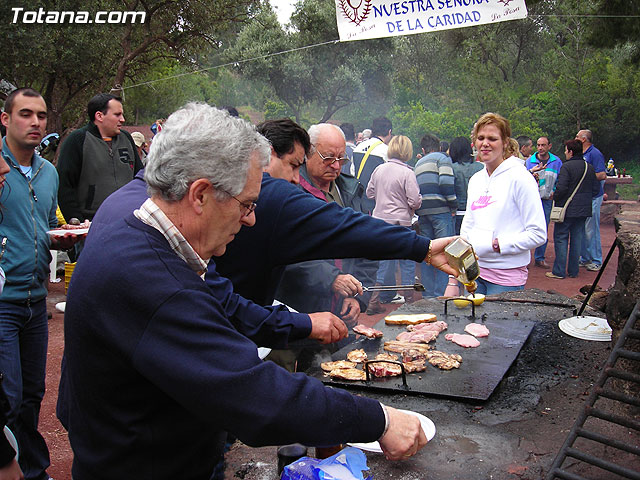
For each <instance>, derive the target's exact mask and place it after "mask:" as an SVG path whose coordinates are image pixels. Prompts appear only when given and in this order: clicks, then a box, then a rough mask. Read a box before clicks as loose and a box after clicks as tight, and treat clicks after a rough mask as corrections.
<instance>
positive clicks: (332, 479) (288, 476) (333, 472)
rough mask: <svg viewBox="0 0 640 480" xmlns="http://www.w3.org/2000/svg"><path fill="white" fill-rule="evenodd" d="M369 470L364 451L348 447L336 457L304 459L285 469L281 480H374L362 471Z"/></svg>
mask: <svg viewBox="0 0 640 480" xmlns="http://www.w3.org/2000/svg"><path fill="white" fill-rule="evenodd" d="M363 470H369V467H368V466H367V457H366V456H365V454H364V453H362V450H359V449H357V448H353V447H347V448H344V449H342V450H340V451H339V452H338V453H336V454H335V455H333V456H331V457H329V458H325V459H324V460H318V459H316V458H310V457H302V458H301V459H299V460H297V461H295V462H293V463H292V464H291V465H287V466H286V467H284V470H283V471H282V476H281V477H280V478H281V480H373V476H368V477H366V479H365V477H363V475H362V471H363Z"/></svg>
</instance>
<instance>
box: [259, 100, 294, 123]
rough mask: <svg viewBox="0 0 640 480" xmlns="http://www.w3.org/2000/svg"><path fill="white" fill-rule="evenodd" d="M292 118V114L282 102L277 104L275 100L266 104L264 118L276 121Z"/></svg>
mask: <svg viewBox="0 0 640 480" xmlns="http://www.w3.org/2000/svg"><path fill="white" fill-rule="evenodd" d="M285 117H291V112H290V111H289V109H288V108H287V106H286V105H285V104H284V103H282V102H276V101H274V100H267V101H266V102H265V104H264V118H266V119H275V118H285Z"/></svg>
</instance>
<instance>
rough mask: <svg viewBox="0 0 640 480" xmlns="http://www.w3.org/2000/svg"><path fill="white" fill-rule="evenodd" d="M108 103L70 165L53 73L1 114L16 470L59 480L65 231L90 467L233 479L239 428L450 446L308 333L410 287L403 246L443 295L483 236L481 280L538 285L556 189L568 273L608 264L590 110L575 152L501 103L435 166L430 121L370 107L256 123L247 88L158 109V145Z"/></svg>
mask: <svg viewBox="0 0 640 480" xmlns="http://www.w3.org/2000/svg"><path fill="white" fill-rule="evenodd" d="M87 113H88V123H87V125H86V126H85V127H83V128H81V129H78V130H76V131H74V132H73V133H71V134H70V135H69V136H68V137H67V138H66V139H64V140H63V141H62V143H61V147H60V151H59V155H58V159H57V168H56V167H54V166H53V164H52V163H50V162H49V161H47V160H44V159H43V158H41V157H40V156H39V155H38V153H37V152H36V150H35V149H36V147H38V146H39V145H40V142H41V140H42V139H43V137H44V133H45V127H46V117H47V106H46V104H45V102H44V99H43V98H42V96H41V95H40V94H39V93H38V92H36V91H34V90H32V89H29V88H22V89H18V90H16V91H14V92H12V93H11V94H10V95H9V96H8V98H7V100H6V101H5V106H4V112H3V113H2V116H1V120H2V125H3V126H4V127H5V129H6V132H5V135H4V138H3V145H2V157H3V161H0V187H1V188H2V190H1V194H0V203H2V206H3V209H2V210H1V211H0V215H1V216H0V238H1V239H2V242H1V247H0V248H1V251H0V267H2V268H1V269H0V272H2V275H0V279H1V280H2V282H1V283H0V285H4V290H3V291H2V294H1V296H0V372H2V376H1V377H0V379H1V380H2V382H1V387H2V388H0V394H1V395H0V407H1V408H0V422H2V425H3V426H4V425H5V424H6V425H7V426H8V427H9V428H10V429H11V431H13V432H14V433H15V436H16V438H17V443H18V446H19V450H20V457H19V463H18V462H17V461H16V460H15V450H13V448H12V447H11V446H10V445H9V444H7V443H5V442H4V441H3V440H4V439H3V438H2V436H0V479H1V480H5V479H11V480H17V479H20V478H27V479H35V480H48V479H49V478H50V477H49V475H48V474H47V468H48V466H49V453H48V450H47V446H46V443H45V442H44V439H43V438H42V436H41V435H40V433H39V432H38V415H39V410H40V403H41V401H42V398H43V395H44V390H45V366H46V354H47V338H48V333H47V332H48V325H47V312H46V295H47V291H46V280H47V278H48V269H49V262H50V259H51V257H50V250H52V249H61V250H66V251H68V252H69V253H70V254H71V255H72V256H73V258H76V259H77V265H76V268H75V271H74V274H73V277H72V280H71V282H70V285H69V290H68V296H67V305H66V312H65V351H64V358H63V362H62V366H61V378H60V387H59V392H58V405H57V411H56V412H57V415H58V418H59V419H60V421H61V423H62V425H63V426H64V427H65V429H67V430H68V432H69V441H70V443H71V447H72V449H73V453H74V459H73V466H72V475H73V478H74V479H76V480H83V479H88V478H96V479H99V478H105V479H107V478H124V477H127V478H129V477H135V478H150V479H152V478H153V479H156V478H157V479H159V478H185V479H187V478H193V479H203V480H209V479H218V478H223V477H221V473H220V472H221V458H222V454H223V450H224V444H225V442H226V441H227V439H228V435H231V436H234V437H237V438H239V439H241V440H242V441H243V442H245V443H247V444H249V445H256V446H258V445H277V444H287V443H292V442H300V443H303V444H305V445H309V446H319V447H322V446H330V445H337V444H343V443H346V442H369V441H374V440H377V441H379V442H380V445H381V448H382V450H383V452H384V453H385V455H386V456H387V458H389V459H391V460H401V459H405V458H409V457H410V456H412V455H414V454H415V453H416V452H417V451H419V450H420V449H421V448H422V447H423V446H424V445H425V444H426V438H425V435H424V432H422V430H421V428H420V424H419V421H418V420H417V419H416V418H415V417H412V416H410V415H406V414H404V413H402V412H400V411H398V410H395V409H393V408H391V407H389V406H386V405H383V404H381V403H380V402H378V401H374V400H372V399H368V398H366V397H363V396H358V395H352V394H350V393H347V392H346V391H343V390H340V389H332V388H327V387H325V386H323V385H322V383H321V382H319V381H317V380H315V379H313V378H311V377H308V376H306V375H305V374H303V373H300V370H304V368H301V367H300V365H299V364H298V362H299V361H301V360H302V358H303V352H307V351H309V350H311V351H319V350H320V349H324V348H329V349H332V350H330V351H335V349H337V348H339V347H340V346H341V345H343V344H344V343H345V342H348V341H349V336H350V334H349V330H350V329H351V328H352V327H354V326H355V325H357V323H358V318H359V316H360V315H361V314H362V313H363V312H365V311H367V312H369V313H373V312H375V311H379V310H380V308H381V303H384V302H387V301H394V298H395V301H397V300H398V297H400V298H401V296H400V291H398V292H397V294H396V292H391V293H390V294H389V295H390V296H389V297H386V298H385V297H383V296H382V295H373V296H371V295H370V293H369V292H367V291H366V290H368V289H367V288H366V287H369V286H373V285H376V284H390V285H393V284H395V283H396V280H395V278H396V267H397V265H399V266H400V271H401V275H400V276H401V281H402V283H403V284H413V283H414V277H415V274H416V271H417V269H416V265H417V264H420V265H421V268H420V269H419V270H420V271H421V281H422V282H423V284H424V286H425V290H426V291H425V296H439V295H442V294H443V293H444V288H445V286H446V284H447V281H448V279H449V278H450V277H456V276H457V275H458V273H459V272H457V271H456V270H455V269H453V268H452V267H451V266H449V265H448V263H447V261H446V256H445V254H444V249H445V247H446V246H447V245H448V244H449V243H451V242H452V241H453V240H454V239H455V238H456V237H455V236H454V235H456V234H457V233H459V234H460V235H461V236H463V237H464V238H466V239H467V240H468V241H469V242H470V243H471V244H472V245H473V247H474V249H475V251H476V254H477V255H478V257H479V265H480V278H479V279H478V284H479V291H480V292H482V293H488V294H491V293H497V292H501V291H507V290H516V289H522V288H524V284H525V283H526V278H527V266H528V265H529V263H530V250H532V249H534V248H537V250H536V255H538V251H539V250H540V249H541V248H542V247H543V246H544V245H545V242H546V240H547V224H548V222H549V214H547V215H546V213H545V212H546V211H547V207H548V206H549V205H548V201H549V200H552V204H553V202H555V203H556V204H558V206H563V205H564V204H566V203H569V206H568V208H567V209H566V217H565V220H564V222H563V223H557V224H556V228H555V234H554V235H555V236H556V238H555V244H556V261H555V263H554V266H553V271H552V272H549V273H550V274H551V275H549V276H552V278H563V277H564V275H565V269H566V271H567V272H568V274H569V275H570V276H575V275H576V274H577V266H576V262H579V261H580V255H582V260H583V261H585V262H589V265H591V266H592V267H591V268H595V266H598V265H599V263H598V262H600V263H601V249H600V251H599V249H598V248H595V247H594V246H593V245H592V243H591V242H593V241H595V240H594V239H595V238H596V234H595V233H594V232H595V231H594V232H592V233H591V234H589V233H588V232H589V231H590V230H589V228H592V227H591V226H589V225H587V226H586V228H587V233H584V229H585V224H586V223H587V222H586V220H587V218H590V217H591V215H592V212H593V214H594V215H595V211H596V210H595V209H596V207H598V208H599V203H598V201H597V198H598V194H599V193H600V189H599V187H600V185H599V183H598V180H596V178H598V177H597V176H598V174H599V172H600V170H599V168H600V164H599V157H598V154H599V151H597V149H595V147H593V145H591V132H589V131H586V130H585V131H580V132H579V133H578V135H577V137H576V139H575V140H570V141H567V142H565V146H566V148H565V158H566V161H565V162H560V161H559V159H558V158H557V157H555V156H553V154H550V152H549V150H550V148H551V144H550V142H549V141H548V139H547V138H546V137H542V138H541V139H539V140H538V144H537V147H538V149H537V152H536V153H535V154H533V155H529V158H520V157H521V155H523V154H524V151H526V148H525V149H524V150H523V146H524V147H526V144H527V142H526V141H525V142H522V141H521V139H519V140H518V141H517V142H516V141H515V140H514V139H512V138H511V137H512V136H511V129H510V126H509V122H508V121H507V120H506V119H505V118H504V117H502V116H500V115H497V114H493V113H487V114H485V115H483V116H482V117H481V118H480V119H479V120H478V121H477V122H476V124H475V125H474V126H473V130H472V134H471V138H470V139H469V138H464V137H459V138H456V139H453V140H452V141H451V143H450V144H448V143H447V142H441V141H440V139H438V138H437V137H436V136H435V135H432V134H430V133H426V134H425V135H424V137H423V138H422V141H421V143H420V147H421V150H422V151H421V154H420V158H419V159H418V161H417V162H416V163H415V166H412V164H413V159H414V155H413V153H414V150H413V144H412V142H411V140H410V139H409V138H408V137H406V136H404V135H394V134H393V131H392V124H391V121H389V120H388V119H387V118H385V117H380V118H376V119H374V120H373V121H372V125H371V129H370V130H369V129H366V130H365V131H364V132H362V138H360V134H356V133H355V131H354V129H353V126H350V125H345V124H343V125H342V126H340V127H338V126H336V125H333V124H330V123H321V124H317V125H312V126H311V127H310V128H309V129H308V130H305V129H304V128H302V127H301V126H300V125H298V124H296V123H295V122H293V121H291V120H289V119H276V120H267V121H265V122H263V123H261V124H259V125H257V126H253V125H251V124H250V123H249V122H247V121H245V120H243V119H241V118H239V116H238V113H237V110H235V109H233V108H232V107H225V108H223V109H218V108H215V107H212V106H209V105H206V104H201V103H190V104H187V105H186V106H184V107H183V108H181V109H179V110H177V111H176V112H174V113H172V114H171V115H170V116H169V117H168V118H167V119H166V120H164V119H163V120H159V121H157V122H155V123H154V126H155V131H154V132H153V133H154V137H153V139H151V141H150V146H149V145H148V143H149V141H148V140H147V139H146V138H145V137H144V135H136V133H137V132H135V133H134V134H133V135H131V134H129V133H128V132H126V131H125V130H124V129H123V128H122V127H123V124H124V121H125V119H124V115H123V105H122V100H121V99H120V98H118V97H115V96H113V95H110V94H98V95H96V96H95V97H93V98H92V99H91V100H90V101H89V103H88V108H87ZM365 137H366V138H365ZM514 142H515V144H516V145H517V147H514V146H513V145H514ZM529 147H531V141H530V140H529ZM514 148H515V151H514ZM529 154H531V151H530V152H529ZM599 155H600V156H601V154H599ZM585 160H586V161H585ZM525 162H526V163H525ZM602 167H603V171H604V164H603V165H602ZM574 191H575V193H574ZM545 201H546V202H547V203H545ZM600 203H601V200H600ZM587 204H588V205H587ZM592 205H593V207H592V208H591V206H592ZM58 206H59V207H60V210H61V213H62V216H63V217H64V218H65V219H68V220H71V219H72V218H73V219H77V220H78V221H79V222H82V221H85V220H88V221H91V228H90V229H89V233H88V235H86V234H82V235H77V234H74V233H73V231H72V230H70V231H69V233H67V234H65V235H62V236H60V235H50V234H49V233H48V232H49V230H51V229H53V228H55V227H57V226H58V223H59V220H58V217H57V216H56V211H57V208H58ZM548 209H549V211H550V210H551V208H550V207H549V208H548ZM545 215H546V216H545ZM416 216H417V221H415V217H416ZM591 224H592V225H596V224H597V222H596V221H592V222H591ZM594 228H595V227H594ZM585 239H586V240H585ZM598 239H599V237H598ZM583 241H585V242H586V243H585V245H586V246H587V247H588V248H586V249H585V250H584V251H583V250H582V247H583V245H582V243H583ZM569 243H570V244H571V246H570V247H568V244H569ZM559 248H560V249H562V248H564V249H565V255H564V256H563V255H562V252H561V251H558V249H559ZM567 248H568V249H569V255H568V260H567V255H566V249H567ZM598 254H599V255H600V257H598ZM540 255H541V256H536V265H539V266H542V265H544V249H542V250H540ZM567 261H568V265H569V266H568V267H567V265H566V263H567ZM5 279H6V280H5ZM280 303H284V304H286V305H287V306H289V307H292V308H287V306H283V305H280ZM351 336H352V335H351ZM256 345H258V346H261V347H268V348H270V349H272V354H271V356H270V357H269V359H270V360H273V361H263V360H262V359H261V358H260V357H259V355H258V350H257V347H256ZM283 367H284V368H283ZM5 396H6V399H5V398H4V397H5ZM3 400H6V401H3ZM303 417H304V418H305V422H300V420H299V419H300V418H303Z"/></svg>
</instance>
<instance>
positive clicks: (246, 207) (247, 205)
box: [218, 188, 258, 217]
mask: <svg viewBox="0 0 640 480" xmlns="http://www.w3.org/2000/svg"><path fill="white" fill-rule="evenodd" d="M218 190H219V191H221V192H224V193H226V194H227V195H229V196H230V197H231V198H233V199H234V200H235V201H236V202H238V203H239V204H240V206H241V207H242V216H243V217H248V216H249V215H251V212H253V211H255V209H256V207H257V206H258V204H257V203H256V202H241V201H240V200H238V199H237V198H236V197H234V196H233V195H231V194H230V193H229V192H227V191H226V190H222V189H220V188H219V189H218Z"/></svg>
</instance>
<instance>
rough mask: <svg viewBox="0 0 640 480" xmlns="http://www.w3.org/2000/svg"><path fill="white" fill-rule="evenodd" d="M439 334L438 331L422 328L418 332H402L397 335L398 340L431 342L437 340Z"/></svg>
mask: <svg viewBox="0 0 640 480" xmlns="http://www.w3.org/2000/svg"><path fill="white" fill-rule="evenodd" d="M437 336H438V332H434V331H433V330H425V331H422V330H420V331H418V332H402V333H400V334H399V335H398V336H397V337H396V340H398V341H399V342H409V343H429V342H431V341H433V340H435V339H436V337H437Z"/></svg>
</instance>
